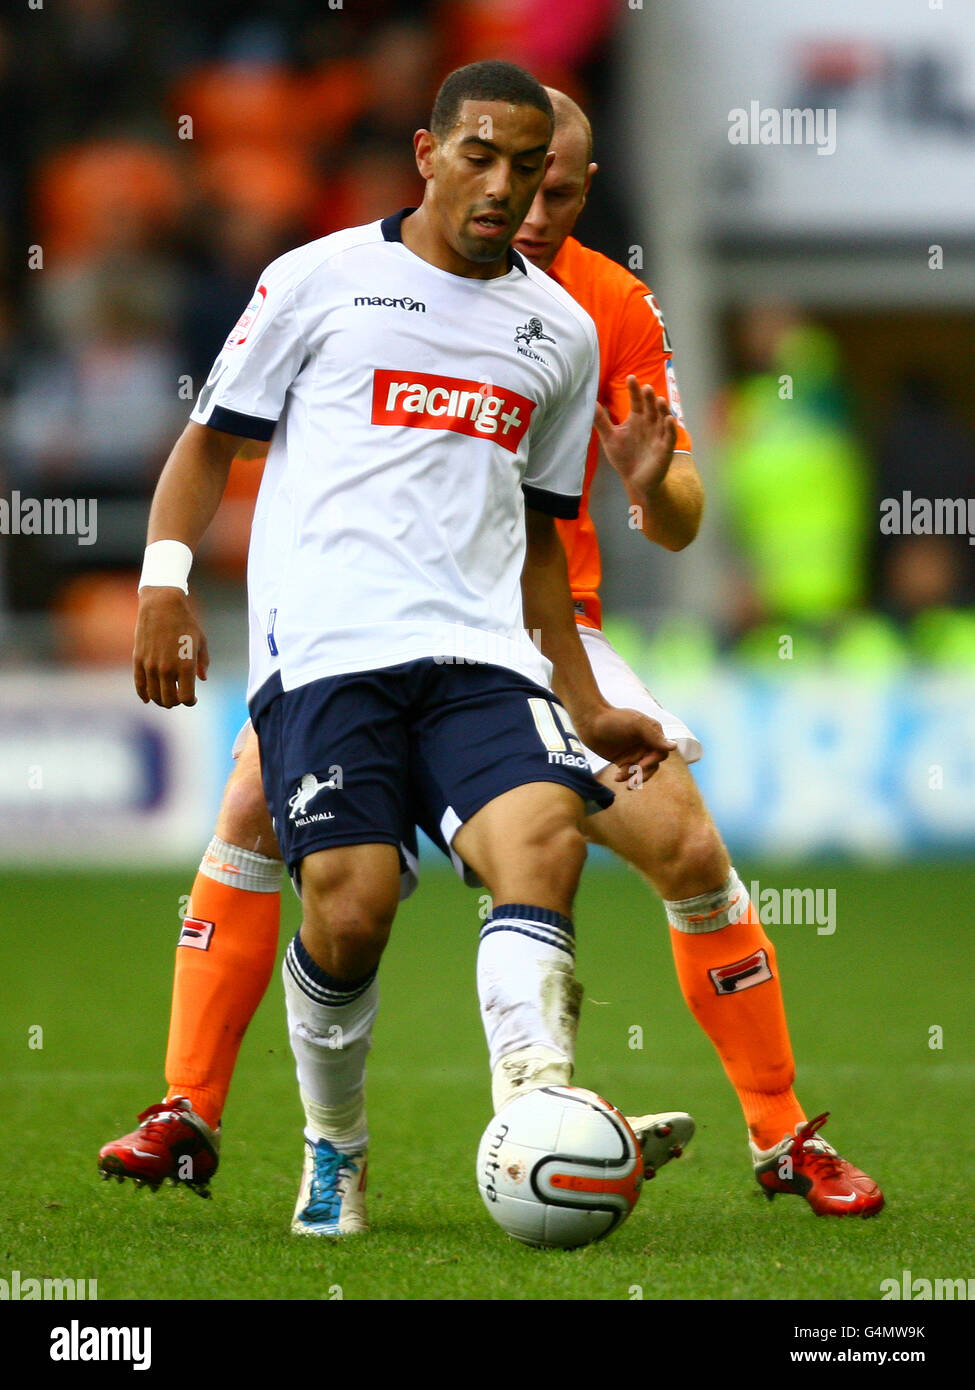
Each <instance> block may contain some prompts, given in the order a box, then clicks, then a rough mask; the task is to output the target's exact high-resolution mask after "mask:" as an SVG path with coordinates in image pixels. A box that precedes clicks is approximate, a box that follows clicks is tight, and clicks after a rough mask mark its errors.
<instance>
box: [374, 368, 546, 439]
mask: <svg viewBox="0 0 975 1390" xmlns="http://www.w3.org/2000/svg"><path fill="white" fill-rule="evenodd" d="M534 409H535V402H534V401H530V400H529V399H528V397H527V396H521V395H519V394H518V392H517V391H509V390H508V388H507V387H505V386H496V385H493V384H492V383H490V382H484V381H469V380H467V379H466V378H464V377H456V376H435V375H433V374H432V373H430V372H411V371H395V372H391V371H387V370H385V369H381V368H378V367H377V369H376V371H375V372H374V374H373V387H372V423H373V424H374V425H408V426H410V427H411V428H413V429H423V430H453V431H454V433H455V434H466V435H470V437H471V438H472V439H490V440H491V441H492V443H495V444H500V445H501V447H502V448H503V449H507V450H508V452H509V453H512V454H515V453H517V452H518V446H519V444H520V443H521V441H522V439H523V438H524V436H525V432H526V431H527V429H528V426H529V423H530V421H531V414H532V411H533V410H534Z"/></svg>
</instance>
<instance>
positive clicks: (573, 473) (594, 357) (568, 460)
mask: <svg viewBox="0 0 975 1390" xmlns="http://www.w3.org/2000/svg"><path fill="white" fill-rule="evenodd" d="M598 389H599V343H598V340H597V338H596V332H595V328H592V329H591V331H587V332H585V333H584V334H583V333H580V335H579V346H578V349H577V350H576V351H575V352H574V353H573V357H572V363H571V368H570V371H569V374H568V380H567V383H566V385H565V387H564V388H563V391H562V393H561V394H560V395H559V396H558V397H556V399H555V400H554V401H553V402H552V404H551V405H550V406H549V408H548V410H547V411H546V412H545V414H544V416H543V417H542V418H541V419H540V420H533V421H532V431H531V435H530V437H529V441H528V467H527V468H526V469H525V476H524V478H523V479H522V484H521V486H522V491H523V492H524V494H525V502H526V503H527V505H528V506H529V507H531V508H533V509H534V510H535V511H538V512H546V513H548V515H549V516H556V517H561V518H562V519H564V520H566V521H574V520H575V518H576V517H577V516H578V515H579V502H580V499H581V497H582V485H583V480H584V477H585V471H586V453H587V451H588V449H589V438H590V436H591V434H592V430H593V413H594V411H595V409H596V393H597V391H598Z"/></svg>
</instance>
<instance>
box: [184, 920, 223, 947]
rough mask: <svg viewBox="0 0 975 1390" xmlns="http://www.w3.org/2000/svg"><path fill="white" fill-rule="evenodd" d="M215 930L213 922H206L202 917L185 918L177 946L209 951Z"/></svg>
mask: <svg viewBox="0 0 975 1390" xmlns="http://www.w3.org/2000/svg"><path fill="white" fill-rule="evenodd" d="M213 928H214V924H213V922H205V921H204V920H203V919H202V917H184V918H183V927H182V930H181V931H180V934H179V940H178V941H177V943H176V945H177V946H192V947H194V949H195V950H197V951H209V949H210V938H211V936H213Z"/></svg>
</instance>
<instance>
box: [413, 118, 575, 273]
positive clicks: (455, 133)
mask: <svg viewBox="0 0 975 1390" xmlns="http://www.w3.org/2000/svg"><path fill="white" fill-rule="evenodd" d="M550 133H551V125H550V122H549V119H548V117H547V116H546V115H545V113H544V112H543V111H539V110H536V108H535V107H534V106H509V105H508V104H507V103H506V102H502V101H487V102H485V101H465V102H463V103H462V105H461V108H460V115H459V117H458V120H457V124H456V125H455V126H454V128H453V130H452V131H451V132H450V134H449V135H448V136H447V137H446V139H444V140H437V139H436V137H435V136H432V135H430V134H429V132H420V135H419V136H418V138H417V161H418V164H419V166H420V172H421V173H422V174H423V175H424V177H425V178H427V179H428V180H430V182H429V183H428V194H432V204H431V207H432V211H433V212H434V214H435V216H436V218H437V222H438V225H439V231H440V233H441V235H442V236H443V238H444V240H445V241H446V242H447V243H448V245H449V246H450V247H451V248H452V249H453V251H454V252H455V253H456V254H457V255H459V256H460V257H461V258H462V259H463V260H466V261H473V262H474V263H476V264H487V263H490V262H492V261H497V260H499V259H500V258H501V257H502V256H504V255H506V253H507V250H508V247H509V246H510V245H511V240H512V237H513V236H514V234H515V232H516V231H517V229H518V227H519V225H520V224H521V221H522V219H523V218H524V216H525V213H526V212H527V211H528V209H529V207H530V206H531V203H532V199H533V198H534V197H535V194H536V192H537V191H538V186H539V183H540V182H541V179H542V176H543V174H544V173H545V168H546V152H547V150H548V144H549V136H550ZM421 137H426V140H425V141H424V140H423V139H421ZM425 166H426V167H425ZM427 169H429V173H427V172H426V170H427Z"/></svg>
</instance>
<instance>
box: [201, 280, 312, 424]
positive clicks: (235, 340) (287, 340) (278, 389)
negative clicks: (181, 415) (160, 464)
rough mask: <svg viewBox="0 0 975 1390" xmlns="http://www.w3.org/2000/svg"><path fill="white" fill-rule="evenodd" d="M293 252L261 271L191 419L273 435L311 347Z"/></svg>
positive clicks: (202, 422) (215, 363)
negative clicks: (302, 323)
mask: <svg viewBox="0 0 975 1390" xmlns="http://www.w3.org/2000/svg"><path fill="white" fill-rule="evenodd" d="M290 260H291V258H290V257H287V256H286V257H282V260H281V261H275V262H274V263H273V264H272V265H270V266H269V267H268V269H267V270H266V271H265V272H264V274H263V275H262V276H261V279H260V280H259V282H258V285H257V288H256V289H255V291H254V297H253V298H252V299H251V302H250V303H249V304H248V306H247V308H246V309H245V310H244V312H243V314H241V316H240V318H239V319H238V320H237V323H236V324H235V325H234V328H233V331H232V332H231V334H230V337H229V338H228V339H227V341H226V343H225V344H224V347H223V351H222V352H221V353H220V356H219V357H218V358H217V360H216V361H215V362H214V364H213V367H212V369H211V371H210V375H209V376H208V377H207V380H206V384H205V386H204V387H203V390H202V391H201V392H200V396H199V399H198V400H197V402H196V405H195V406H194V407H193V409H192V410H191V412H190V419H191V420H195V421H196V422H197V424H200V425H211V426H212V427H213V428H214V429H218V430H225V431H226V432H227V433H228V434H239V435H243V436H244V438H246V439H258V440H269V439H270V438H271V435H272V434H273V433H274V426H275V425H276V424H277V422H278V418H279V416H280V415H281V412H282V410H283V409H284V402H285V397H286V396H287V394H288V388H289V387H290V385H291V383H292V382H293V381H294V379H295V377H296V376H297V375H298V373H299V371H300V370H301V366H302V363H303V361H304V359H305V357H306V355H307V352H308V348H307V344H306V343H305V341H304V339H303V338H302V335H301V329H300V328H299V326H298V317H297V312H296V308H295V298H294V276H293V273H289V272H290V270H291V267H290V264H282V262H285V263H287V262H290Z"/></svg>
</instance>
